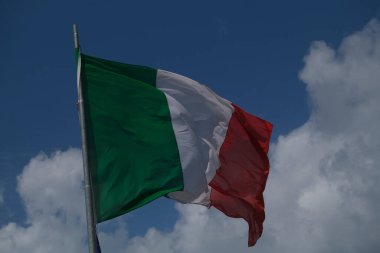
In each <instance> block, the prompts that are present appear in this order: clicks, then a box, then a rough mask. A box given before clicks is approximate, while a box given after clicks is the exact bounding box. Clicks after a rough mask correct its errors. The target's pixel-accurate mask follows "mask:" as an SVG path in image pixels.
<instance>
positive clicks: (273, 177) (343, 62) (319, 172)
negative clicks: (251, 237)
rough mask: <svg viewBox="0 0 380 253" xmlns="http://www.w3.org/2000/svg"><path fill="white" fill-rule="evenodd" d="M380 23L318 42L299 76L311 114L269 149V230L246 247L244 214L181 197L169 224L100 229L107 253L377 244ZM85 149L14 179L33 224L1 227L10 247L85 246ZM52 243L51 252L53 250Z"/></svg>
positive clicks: (350, 248) (341, 248)
mask: <svg viewBox="0 0 380 253" xmlns="http://www.w3.org/2000/svg"><path fill="white" fill-rule="evenodd" d="M379 70H380V24H379V22H378V21H376V20H373V21H371V22H370V23H369V24H368V25H367V26H366V27H365V28H364V29H363V30H361V31H359V32H356V33H354V34H352V35H350V36H348V37H346V38H345V39H344V40H343V41H342V44H341V45H340V47H339V48H338V49H337V50H334V49H332V48H330V47H329V46H328V45H327V44H326V43H325V42H315V43H313V45H312V47H311V49H310V52H309V54H308V55H307V56H306V57H305V67H304V68H303V70H302V71H301V72H300V78H301V80H303V81H304V82H305V83H306V85H307V86H306V87H307V90H308V92H309V95H310V98H311V101H312V112H311V117H310V119H309V120H308V121H307V122H306V123H305V124H304V125H303V126H301V127H300V128H298V129H295V130H294V131H292V132H291V133H290V134H288V135H286V136H282V137H279V139H278V140H277V142H276V143H274V145H272V148H271V173H270V177H269V180H268V184H267V189H266V192H265V198H266V209H267V220H266V222H265V224H264V234H263V237H262V238H261V239H260V240H259V241H258V243H257V245H256V246H255V247H254V248H253V249H249V248H247V246H246V245H247V225H246V224H245V222H243V221H240V220H235V219H230V218H227V217H225V216H224V215H223V214H221V213H220V212H218V211H216V210H215V209H211V210H207V209H205V208H203V207H199V206H191V205H176V208H177V210H178V212H179V214H180V216H179V219H178V221H177V222H176V224H175V225H174V228H173V230H172V231H169V232H162V231H160V230H157V229H155V228H151V229H149V230H148V231H147V233H146V234H145V235H144V236H141V237H133V238H130V237H129V236H128V231H127V229H126V224H123V223H120V224H119V227H118V229H116V230H115V231H114V232H104V231H103V232H101V233H100V240H101V244H102V248H103V252H115V253H118V252H139V253H144V252H151V251H152V250H153V249H154V251H155V252H165V253H170V252H180V253H187V252H221V253H223V252H252V251H257V252H268V253H269V252H271V253H272V252H292V253H294V252H296V253H297V252H308V253H312V252H325V253H328V252H348V253H349V252H377V250H378V249H379V248H380V241H379V238H380V217H379V215H378V214H379V213H380V202H379V201H378V199H379V197H380V187H378V182H379V181H380V157H379V152H380V131H379V130H378V129H379V127H380V117H379V115H380V82H379V80H380V71H379ZM81 163H82V161H81V155H80V152H79V150H75V149H70V150H68V151H65V152H57V153H55V154H53V155H52V156H51V157H47V156H46V155H44V154H41V155H39V156H37V157H35V158H33V159H32V160H31V161H30V163H29V164H28V165H27V166H26V167H25V168H24V170H23V172H22V174H21V175H20V176H19V178H18V191H19V193H20V196H21V197H22V199H23V201H24V202H25V205H26V208H27V215H28V224H29V225H28V227H22V226H19V225H17V224H14V223H11V224H8V225H6V226H5V227H3V228H1V229H0V248H1V249H2V250H4V251H5V252H11V253H12V252H42V253H43V252H52V251H54V252H84V251H85V235H86V231H85V219H84V210H83V201H84V200H83V190H82V188H81V187H82V186H81V177H82V169H81ZM53 249H54V250H53Z"/></svg>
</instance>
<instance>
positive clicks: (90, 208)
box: [73, 24, 96, 253]
mask: <svg viewBox="0 0 380 253" xmlns="http://www.w3.org/2000/svg"><path fill="white" fill-rule="evenodd" d="M73 30H74V44H75V49H78V64H77V68H78V70H77V82H78V83H77V88H78V110H79V121H80V128H81V134H82V155H83V173H84V193H85V199H86V217H87V233H88V249H89V253H95V252H96V227H95V212H94V203H93V199H92V188H91V177H90V172H89V170H88V156H87V144H86V127H85V118H84V106H83V91H82V82H81V76H80V75H81V58H80V57H81V56H80V48H79V40H78V30H77V26H76V25H75V24H74V25H73Z"/></svg>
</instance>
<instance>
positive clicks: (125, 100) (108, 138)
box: [81, 54, 183, 222]
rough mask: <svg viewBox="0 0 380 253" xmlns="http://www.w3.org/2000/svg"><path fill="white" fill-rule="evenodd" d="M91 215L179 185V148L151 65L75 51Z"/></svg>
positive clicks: (110, 212) (110, 214)
mask: <svg viewBox="0 0 380 253" xmlns="http://www.w3.org/2000/svg"><path fill="white" fill-rule="evenodd" d="M81 57H82V85H83V95H84V102H85V103H84V104H85V119H86V129H87V132H88V133H87V137H86V139H87V144H88V156H89V163H90V164H89V167H90V171H91V174H92V175H91V176H92V184H93V191H94V200H95V205H96V210H97V221H98V222H102V221H105V220H108V219H111V218H114V217H116V216H119V215H122V214H124V213H127V212H129V211H131V210H133V209H136V208H138V207H141V206H143V205H145V204H147V203H149V202H150V201H152V200H154V199H156V198H158V197H160V196H163V195H165V194H167V193H169V192H173V191H180V190H182V189H183V178H182V169H181V162H180V158H179V151H178V148H177V143H176V139H175V135H174V131H173V127H172V124H171V118H170V111H169V108H168V103H167V100H166V97H165V95H164V94H163V93H162V92H161V91H160V90H158V89H156V88H155V80H156V74H157V71H156V70H155V69H152V68H149V67H144V66H137V65H129V64H122V63H117V62H111V61H107V60H103V59H99V58H94V57H90V56H87V55H83V54H82V55H81Z"/></svg>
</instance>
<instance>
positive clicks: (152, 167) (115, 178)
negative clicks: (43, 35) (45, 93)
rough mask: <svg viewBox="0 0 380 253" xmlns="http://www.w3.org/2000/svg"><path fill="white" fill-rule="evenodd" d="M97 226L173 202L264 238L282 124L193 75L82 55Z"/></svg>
mask: <svg viewBox="0 0 380 253" xmlns="http://www.w3.org/2000/svg"><path fill="white" fill-rule="evenodd" d="M79 61H80V62H79V63H80V64H79V66H81V80H82V90H83V99H84V111H85V114H84V116H85V123H86V130H87V135H86V142H87V146H88V161H89V168H90V173H91V179H92V187H93V193H94V200H95V209H96V217H97V222H102V221H105V220H108V219H111V218H114V217H116V216H119V215H122V214H124V213H127V212H129V211H132V210H134V209H136V208H138V207H141V206H143V205H145V204H147V203H149V202H150V201H152V200H154V199H156V198H158V197H161V196H167V197H169V198H172V199H175V200H177V201H179V202H181V203H194V204H201V205H205V206H207V207H211V206H214V207H215V208H217V209H219V210H220V211H222V212H223V213H225V214H226V215H228V216H231V217H237V218H244V219H245V220H246V221H247V222H248V224H249V242H248V244H249V246H252V245H254V244H255V243H256V241H257V239H258V238H259V237H260V235H261V233H262V230H263V221H264V200H263V191H264V188H265V183H266V180H267V177H268V173H269V161H268V157H267V152H268V148H269V140H270V135H271V131H272V125H271V124H270V123H268V122H267V121H265V120H262V119H260V118H258V117H255V116H253V115H251V114H248V113H247V112H245V111H243V110H242V109H240V108H239V107H238V106H236V105H234V104H232V103H231V102H230V101H228V100H226V99H224V98H221V97H219V96H218V95H216V94H215V93H214V92H213V91H211V90H210V89H209V88H207V87H206V86H204V85H201V84H199V83H198V82H196V81H194V80H191V79H189V78H187V77H184V76H181V75H178V74H174V73H171V72H168V71H164V70H157V69H153V68H149V67H145V66H137V65H130V64H123V63H117V62H112V61H108V60H103V59H99V58H95V57H91V56H87V55H84V54H81V55H80V57H79Z"/></svg>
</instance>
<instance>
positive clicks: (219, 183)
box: [209, 105, 272, 246]
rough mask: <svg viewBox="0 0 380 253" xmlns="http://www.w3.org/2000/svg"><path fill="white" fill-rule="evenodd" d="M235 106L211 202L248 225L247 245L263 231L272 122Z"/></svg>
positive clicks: (213, 181)
mask: <svg viewBox="0 0 380 253" xmlns="http://www.w3.org/2000/svg"><path fill="white" fill-rule="evenodd" d="M233 106H234V108H235V111H234V113H233V114H232V117H231V120H230V122H229V126H228V130H227V135H226V138H225V141H224V143H223V145H222V147H221V149H220V153H219V158H220V161H221V166H220V168H219V169H218V170H217V172H216V175H215V177H214V178H213V179H212V181H211V182H210V184H209V185H210V186H211V188H212V190H211V205H213V206H214V207H215V208H217V209H219V210H220V211H222V212H223V213H224V214H226V215H227V216H230V217H235V218H243V219H245V220H246V221H247V222H248V225H249V240H248V246H253V245H254V244H255V243H256V241H257V239H258V238H259V237H260V236H261V234H262V232H263V222H264V219H265V212H264V198H263V191H264V189H265V184H266V181H267V177H268V173H269V160H268V156H267V153H268V149H269V141H270V135H271V132H272V124H271V123H269V122H267V121H265V120H262V119H260V118H258V117H256V116H253V115H251V114H248V113H247V112H245V111H243V110H242V109H240V108H239V107H238V106H236V105H233Z"/></svg>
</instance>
